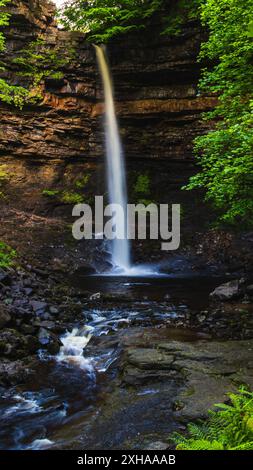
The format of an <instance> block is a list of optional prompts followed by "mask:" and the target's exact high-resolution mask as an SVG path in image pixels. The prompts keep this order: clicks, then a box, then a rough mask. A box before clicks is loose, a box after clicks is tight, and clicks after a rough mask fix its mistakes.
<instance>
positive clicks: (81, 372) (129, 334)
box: [0, 276, 219, 449]
mask: <svg viewBox="0 0 253 470" xmlns="http://www.w3.org/2000/svg"><path fill="white" fill-rule="evenodd" d="M72 282H75V283H76V284H78V286H79V287H80V288H85V289H88V290H89V291H90V292H91V293H92V292H93V298H94V302H93V304H94V305H92V306H91V304H90V302H87V303H86V302H85V301H84V304H83V323H79V324H77V325H75V326H74V328H71V329H70V331H68V332H66V333H65V334H64V335H63V336H62V338H61V341H62V347H61V350H60V352H59V353H58V354H57V356H55V357H52V356H49V355H46V354H45V353H44V352H40V361H39V367H38V370H37V371H36V376H35V377H33V379H32V380H30V381H29V382H28V383H26V384H24V385H23V386H18V387H12V388H11V389H9V390H5V391H4V392H3V393H2V396H1V399H0V412H1V416H2V426H1V431H0V448H1V449H47V448H57V449H71V448H79V449H80V448H81V449H82V448H83V449H85V448H86V449H99V448H100V449H106V448H109V449H110V448H114V449H116V448H122V447H121V446H125V447H129V448H138V447H139V446H145V442H146V440H150V436H151V437H152V436H153V434H154V433H155V434H157V433H158V434H159V436H160V435H161V436H164V437H165V436H166V435H168V433H169V432H170V431H171V430H173V429H174V423H173V420H172V416H171V400H172V398H173V394H174V390H173V387H174V386H175V385H174V383H173V382H171V384H167V385H166V388H165V389H164V390H163V386H161V385H160V388H159V387H158V388H157V386H156V385H154V387H150V384H147V385H145V384H141V385H140V386H139V387H135V388H131V387H124V386H122V383H121V379H120V375H121V358H122V354H123V352H124V351H123V350H124V348H125V347H127V345H128V344H131V345H135V344H138V338H139V337H140V335H143V334H145V335H149V336H148V340H149V341H152V337H153V335H155V336H156V337H157V335H160V336H161V337H166V339H167V340H170V339H177V340H181V341H195V340H196V339H198V334H197V333H196V332H191V331H187V330H185V329H184V328H183V327H182V328H181V329H176V330H175V329H173V328H171V327H169V326H166V325H167V324H168V320H169V319H170V318H172V317H177V318H179V319H180V317H182V318H183V317H184V314H185V312H186V311H187V310H188V309H200V308H205V307H206V306H207V303H208V294H209V292H210V291H211V290H212V289H213V288H214V287H215V286H216V285H217V284H218V283H219V280H217V279H208V278H204V277H203V278H197V277H196V278H188V279H183V278H182V279H178V278H169V277H154V278H134V277H131V278H124V277H106V276H105V277H101V278H97V277H96V276H94V277H93V276H91V277H85V276H83V277H82V276H79V277H78V279H76V278H75V279H72ZM98 292H100V293H104V294H106V293H107V294H108V295H112V294H114V296H115V300H113V301H111V302H108V301H107V302H106V301H105V302H104V303H103V304H99V305H96V297H99V295H100V294H98ZM161 299H164V300H161ZM168 386H169V391H168ZM154 411H155V412H154ZM112 414H113V416H112ZM108 416H109V418H108Z"/></svg>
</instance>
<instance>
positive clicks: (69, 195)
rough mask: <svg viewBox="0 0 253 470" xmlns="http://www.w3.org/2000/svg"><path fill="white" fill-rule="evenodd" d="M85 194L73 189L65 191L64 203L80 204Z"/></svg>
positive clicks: (62, 198) (62, 200)
mask: <svg viewBox="0 0 253 470" xmlns="http://www.w3.org/2000/svg"><path fill="white" fill-rule="evenodd" d="M83 199H84V198H83V196H82V195H81V194H78V193H75V192H73V191H63V193H62V195H61V202H63V203H64V204H80V203H82V202H83Z"/></svg>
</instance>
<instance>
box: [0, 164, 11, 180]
mask: <svg viewBox="0 0 253 470" xmlns="http://www.w3.org/2000/svg"><path fill="white" fill-rule="evenodd" d="M6 168H7V165H0V184H1V183H2V182H5V181H6V180H8V179H9V178H10V174H9V172H8V171H7V170H6Z"/></svg>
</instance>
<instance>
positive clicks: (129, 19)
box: [59, 0, 164, 43]
mask: <svg viewBox="0 0 253 470" xmlns="http://www.w3.org/2000/svg"><path fill="white" fill-rule="evenodd" d="M163 3H164V0H120V1H117V0H68V1H66V3H65V4H64V6H63V8H62V9H61V10H60V13H59V17H60V21H61V22H62V24H63V25H64V26H65V27H66V28H68V29H74V30H79V31H83V32H85V33H88V37H89V40H90V41H91V42H96V43H101V42H103V43H106V42H108V40H109V39H111V38H113V37H115V36H117V35H119V34H122V33H127V32H129V31H133V30H136V29H140V28H144V27H145V25H146V24H147V22H148V20H149V19H150V18H151V17H152V16H153V14H154V13H155V12H156V11H157V10H158V9H159V8H161V6H162V5H163Z"/></svg>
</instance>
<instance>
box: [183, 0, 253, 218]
mask: <svg viewBox="0 0 253 470" xmlns="http://www.w3.org/2000/svg"><path fill="white" fill-rule="evenodd" d="M252 14H253V0H244V1H243V2H242V1H241V0H205V1H204V0H203V2H202V6H201V20H202V23H203V25H206V26H208V28H209V31H210V34H209V39H208V41H207V42H206V43H204V44H203V45H202V50H201V53H200V60H202V59H205V60H206V59H208V60H209V61H212V63H213V64H214V65H213V67H212V68H211V69H205V70H204V72H203V76H202V80H201V83H200V88H201V91H202V92H204V93H209V94H211V93H212V94H214V95H217V97H218V106H217V107H216V108H215V110H214V111H213V112H211V113H208V114H207V115H206V119H209V120H213V119H215V120H216V121H215V122H217V120H218V122H217V124H216V126H215V130H214V131H211V132H209V133H208V134H206V135H204V136H200V137H198V138H197V140H196V143H195V150H196V154H197V155H198V162H199V164H200V166H201V168H202V171H201V172H200V173H198V174H197V175H196V176H194V177H193V178H192V179H191V181H190V184H189V185H188V187H187V189H193V188H198V187H202V188H205V189H206V191H207V192H206V197H207V199H208V200H211V201H212V202H213V203H214V204H215V206H216V207H217V208H218V209H219V210H220V212H221V217H220V219H221V220H223V221H226V222H229V223H231V222H232V223H235V222H244V223H245V224H247V225H251V224H252V222H253V40H252V37H253V33H252V26H253V23H252Z"/></svg>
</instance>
